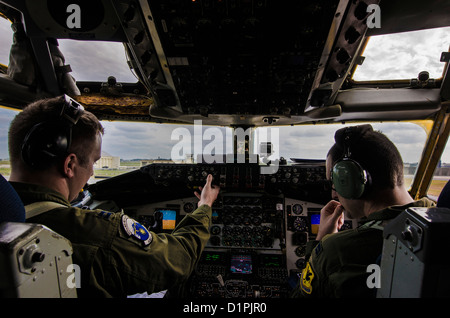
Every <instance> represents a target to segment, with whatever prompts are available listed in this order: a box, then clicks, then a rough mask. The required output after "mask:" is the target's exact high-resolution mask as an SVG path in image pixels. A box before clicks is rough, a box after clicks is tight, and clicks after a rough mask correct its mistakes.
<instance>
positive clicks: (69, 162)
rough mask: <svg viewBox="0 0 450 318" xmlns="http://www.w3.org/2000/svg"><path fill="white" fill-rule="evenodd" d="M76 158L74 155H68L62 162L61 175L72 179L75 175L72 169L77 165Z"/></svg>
mask: <svg viewBox="0 0 450 318" xmlns="http://www.w3.org/2000/svg"><path fill="white" fill-rule="evenodd" d="M77 159H78V158H77V156H76V155H75V154H74V153H71V154H69V155H68V156H67V157H66V159H65V160H64V166H63V173H64V176H65V177H68V178H73V176H74V175H75V172H74V169H75V165H76V164H77V162H78V160H77Z"/></svg>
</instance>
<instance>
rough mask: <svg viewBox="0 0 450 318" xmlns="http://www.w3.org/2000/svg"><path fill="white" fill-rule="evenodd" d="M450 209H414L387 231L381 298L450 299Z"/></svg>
mask: <svg viewBox="0 0 450 318" xmlns="http://www.w3.org/2000/svg"><path fill="white" fill-rule="evenodd" d="M449 231H450V209H448V208H442V207H435V208H422V207H412V208H408V209H407V210H405V211H403V212H402V213H401V214H400V215H399V216H398V217H396V218H395V219H393V220H392V221H391V222H389V223H388V224H387V225H386V226H385V227H384V231H383V238H384V241H383V252H382V257H381V267H380V273H381V274H380V286H379V287H380V288H379V289H378V290H377V297H379V298H430V297H450V254H449V253H447V251H446V243H445V242H447V241H448V233H449Z"/></svg>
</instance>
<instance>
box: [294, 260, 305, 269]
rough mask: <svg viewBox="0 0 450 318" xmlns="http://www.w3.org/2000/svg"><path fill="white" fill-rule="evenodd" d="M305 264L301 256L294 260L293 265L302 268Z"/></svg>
mask: <svg viewBox="0 0 450 318" xmlns="http://www.w3.org/2000/svg"><path fill="white" fill-rule="evenodd" d="M305 265H306V262H305V259H303V258H299V259H298V260H297V261H296V262H295V266H297V268H299V269H302V268H304V267H305Z"/></svg>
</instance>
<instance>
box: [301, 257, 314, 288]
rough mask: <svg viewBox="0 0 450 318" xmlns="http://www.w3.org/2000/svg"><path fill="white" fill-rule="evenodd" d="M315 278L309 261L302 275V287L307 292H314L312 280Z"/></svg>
mask: <svg viewBox="0 0 450 318" xmlns="http://www.w3.org/2000/svg"><path fill="white" fill-rule="evenodd" d="M313 278H314V272H313V270H312V267H311V265H310V264H309V262H307V263H306V267H305V268H304V269H303V271H302V276H301V277H300V288H301V289H302V291H304V292H305V293H307V294H311V292H312V280H313Z"/></svg>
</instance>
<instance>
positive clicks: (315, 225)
mask: <svg viewBox="0 0 450 318" xmlns="http://www.w3.org/2000/svg"><path fill="white" fill-rule="evenodd" d="M309 219H310V222H311V234H314V235H317V232H318V230H319V225H320V214H310V215H309Z"/></svg>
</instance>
